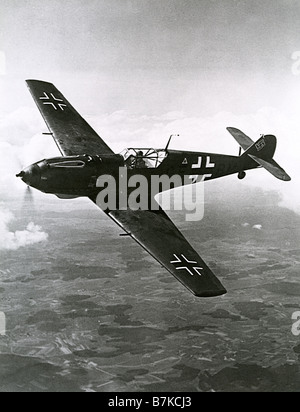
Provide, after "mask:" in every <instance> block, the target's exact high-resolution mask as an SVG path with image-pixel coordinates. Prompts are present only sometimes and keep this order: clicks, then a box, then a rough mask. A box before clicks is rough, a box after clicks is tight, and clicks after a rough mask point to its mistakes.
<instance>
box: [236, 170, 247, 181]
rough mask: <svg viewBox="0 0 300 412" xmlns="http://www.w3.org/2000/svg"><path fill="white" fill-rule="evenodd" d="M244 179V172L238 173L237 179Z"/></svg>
mask: <svg viewBox="0 0 300 412" xmlns="http://www.w3.org/2000/svg"><path fill="white" fill-rule="evenodd" d="M245 177H246V172H239V174H238V178H239V179H240V180H243V179H245Z"/></svg>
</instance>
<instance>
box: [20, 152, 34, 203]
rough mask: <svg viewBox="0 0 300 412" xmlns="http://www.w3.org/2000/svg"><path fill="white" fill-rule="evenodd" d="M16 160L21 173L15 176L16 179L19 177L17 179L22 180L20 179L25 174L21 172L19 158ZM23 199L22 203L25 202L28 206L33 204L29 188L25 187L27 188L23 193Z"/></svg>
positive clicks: (31, 192) (22, 166) (21, 166)
mask: <svg viewBox="0 0 300 412" xmlns="http://www.w3.org/2000/svg"><path fill="white" fill-rule="evenodd" d="M17 160H18V163H19V168H20V169H21V172H20V173H18V174H17V175H16V177H19V178H21V179H22V177H24V175H25V173H24V171H23V170H24V165H23V164H22V163H21V161H20V159H19V158H18V159H17ZM23 199H24V202H25V203H28V204H29V203H30V204H32V203H33V202H34V197H33V191H32V189H31V187H30V186H27V187H26V189H25V192H24V196H23Z"/></svg>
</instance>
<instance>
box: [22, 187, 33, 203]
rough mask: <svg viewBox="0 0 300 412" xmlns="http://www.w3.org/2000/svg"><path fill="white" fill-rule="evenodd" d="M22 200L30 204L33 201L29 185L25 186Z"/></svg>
mask: <svg viewBox="0 0 300 412" xmlns="http://www.w3.org/2000/svg"><path fill="white" fill-rule="evenodd" d="M24 202H25V203H31V204H32V203H33V202H34V197H33V191H32V189H31V187H30V186H27V188H26V189H25V194H24Z"/></svg>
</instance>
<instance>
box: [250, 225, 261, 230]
mask: <svg viewBox="0 0 300 412" xmlns="http://www.w3.org/2000/svg"><path fill="white" fill-rule="evenodd" d="M252 229H255V230H262V225H254V226H252Z"/></svg>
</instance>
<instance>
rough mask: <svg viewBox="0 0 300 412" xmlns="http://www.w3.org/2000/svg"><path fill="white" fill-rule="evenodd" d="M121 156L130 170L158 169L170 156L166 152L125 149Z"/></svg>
mask: <svg viewBox="0 0 300 412" xmlns="http://www.w3.org/2000/svg"><path fill="white" fill-rule="evenodd" d="M121 156H123V157H124V161H125V165H126V166H127V167H128V168H129V169H156V168H157V167H159V166H160V165H161V164H162V162H163V161H164V160H165V159H166V157H167V156H168V153H167V152H166V150H157V149H125V150H124V151H123V152H122V153H121Z"/></svg>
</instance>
